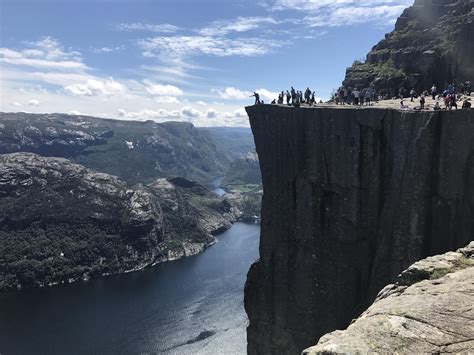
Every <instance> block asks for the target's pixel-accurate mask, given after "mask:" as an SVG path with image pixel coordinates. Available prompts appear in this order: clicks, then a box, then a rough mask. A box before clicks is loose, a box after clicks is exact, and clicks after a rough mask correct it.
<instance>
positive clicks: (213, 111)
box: [206, 108, 217, 118]
mask: <svg viewBox="0 0 474 355" xmlns="http://www.w3.org/2000/svg"><path fill="white" fill-rule="evenodd" d="M206 116H207V118H215V117H217V111H216V109H214V108H210V109H208V110H207V115H206Z"/></svg>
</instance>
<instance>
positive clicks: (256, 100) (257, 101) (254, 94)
mask: <svg viewBox="0 0 474 355" xmlns="http://www.w3.org/2000/svg"><path fill="white" fill-rule="evenodd" d="M250 97H255V105H260V95H259V94H258V93H257V92H254V93H253V95H250Z"/></svg>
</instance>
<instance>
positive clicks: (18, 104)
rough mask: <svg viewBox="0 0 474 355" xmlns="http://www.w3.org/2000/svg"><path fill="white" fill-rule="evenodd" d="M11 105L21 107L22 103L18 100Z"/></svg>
mask: <svg viewBox="0 0 474 355" xmlns="http://www.w3.org/2000/svg"><path fill="white" fill-rule="evenodd" d="M11 105H12V106H15V107H21V104H20V103H19V102H18V101H13V102H12V103H11Z"/></svg>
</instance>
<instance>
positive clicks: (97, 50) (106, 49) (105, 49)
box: [91, 46, 125, 54]
mask: <svg viewBox="0 0 474 355" xmlns="http://www.w3.org/2000/svg"><path fill="white" fill-rule="evenodd" d="M124 48H125V46H116V47H99V48H91V50H92V52H94V53H97V54H101V53H111V52H117V51H120V50H123V49H124Z"/></svg>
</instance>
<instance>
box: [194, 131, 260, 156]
mask: <svg viewBox="0 0 474 355" xmlns="http://www.w3.org/2000/svg"><path fill="white" fill-rule="evenodd" d="M198 130H200V131H202V132H205V133H207V134H209V135H210V136H211V137H212V139H213V140H214V142H215V143H216V145H217V146H218V147H219V148H220V150H221V153H222V154H224V155H225V156H226V157H227V160H229V161H231V162H232V161H234V160H236V159H242V158H244V157H245V156H246V155H247V153H248V152H251V151H255V143H254V141H253V135H252V131H251V130H250V128H244V127H206V128H198Z"/></svg>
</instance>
